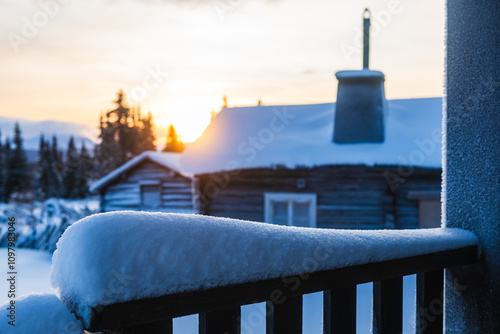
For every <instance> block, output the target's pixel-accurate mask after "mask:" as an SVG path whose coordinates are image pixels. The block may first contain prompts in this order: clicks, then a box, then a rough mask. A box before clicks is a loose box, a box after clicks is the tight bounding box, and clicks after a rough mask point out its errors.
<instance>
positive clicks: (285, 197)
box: [264, 193, 317, 227]
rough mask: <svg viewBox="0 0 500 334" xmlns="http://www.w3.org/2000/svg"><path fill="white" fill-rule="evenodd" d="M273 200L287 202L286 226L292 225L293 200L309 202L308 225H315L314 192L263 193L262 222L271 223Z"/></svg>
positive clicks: (315, 198)
mask: <svg viewBox="0 0 500 334" xmlns="http://www.w3.org/2000/svg"><path fill="white" fill-rule="evenodd" d="M273 202H287V208H288V214H287V216H288V221H287V225H288V226H294V225H293V205H291V203H293V202H299V203H304V202H307V203H310V206H309V227H317V224H316V207H317V196H316V194H302V193H301V194H298V193H264V222H266V223H270V224H272V223H273V206H272V204H273Z"/></svg>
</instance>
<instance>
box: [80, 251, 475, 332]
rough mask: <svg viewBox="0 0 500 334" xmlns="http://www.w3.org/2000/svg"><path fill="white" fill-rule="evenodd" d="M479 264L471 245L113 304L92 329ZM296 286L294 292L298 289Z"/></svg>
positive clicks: (101, 311)
mask: <svg viewBox="0 0 500 334" xmlns="http://www.w3.org/2000/svg"><path fill="white" fill-rule="evenodd" d="M477 261H478V246H469V247H464V248H459V249H454V250H448V251H442V252H437V253H429V254H424V255H420V256H412V257H407V258H402V259H396V260H388V261H382V262H376V263H368V264H363V265H358V266H352V267H346V268H339V269H333V270H326V271H317V272H314V273H310V274H307V275H302V276H297V277H293V278H287V279H285V278H282V277H279V278H274V279H268V280H263V281H258V282H248V283H242V284H238V285H233V286H222V287H217V288H211V289H207V290H201V291H192V292H185V293H178V294H171V295H165V296H161V297H156V298H148V299H141V300H135V301H129V302H125V303H117V304H113V305H107V306H98V305H96V306H95V307H94V314H93V318H92V321H91V323H90V326H89V327H88V328H87V330H89V331H91V332H92V331H94V332H98V331H102V330H106V329H112V328H121V327H130V326H134V325H138V324H142V323H145V322H155V321H161V320H164V319H166V318H175V317H180V316H185V315H189V314H196V313H201V312H209V311H212V310H220V309H226V308H232V307H238V306H240V305H245V304H252V303H258V302H263V301H268V300H272V299H273V297H272V296H276V294H277V293H279V294H280V295H283V296H287V297H288V296H299V295H302V294H306V293H312V292H317V291H323V290H329V289H339V288H342V287H347V286H352V285H356V284H361V283H366V282H373V281H378V280H384V279H390V278H393V277H402V276H405V275H410V274H415V273H418V272H426V271H433V270H438V269H442V268H448V267H453V266H457V265H465V264H470V263H475V262H477ZM290 280H295V281H296V282H298V283H299V284H293V285H292V286H290ZM291 287H293V288H294V289H293V290H292V289H291ZM97 310H99V311H97ZM72 311H73V312H74V313H75V314H77V313H78V310H77V309H72Z"/></svg>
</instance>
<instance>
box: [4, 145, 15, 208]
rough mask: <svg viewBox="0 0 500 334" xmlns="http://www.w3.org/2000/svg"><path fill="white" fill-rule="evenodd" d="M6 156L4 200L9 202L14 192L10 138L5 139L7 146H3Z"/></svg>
mask: <svg viewBox="0 0 500 334" xmlns="http://www.w3.org/2000/svg"><path fill="white" fill-rule="evenodd" d="M3 152H4V154H3V156H4V166H5V171H4V180H5V182H4V189H3V194H2V202H8V201H9V199H10V197H11V196H12V193H13V192H14V182H13V180H14V179H13V178H12V177H11V174H12V149H11V146H10V139H9V138H7V139H6V140H5V146H4V148H3Z"/></svg>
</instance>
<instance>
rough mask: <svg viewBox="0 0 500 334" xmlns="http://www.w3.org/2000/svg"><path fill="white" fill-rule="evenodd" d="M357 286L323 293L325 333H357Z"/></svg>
mask: <svg viewBox="0 0 500 334" xmlns="http://www.w3.org/2000/svg"><path fill="white" fill-rule="evenodd" d="M356 289H357V287H356V285H353V286H349V287H346V288H340V289H336V290H326V291H323V333H324V334H337V333H345V334H355V333H356Z"/></svg>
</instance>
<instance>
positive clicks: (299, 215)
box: [293, 202, 310, 227]
mask: <svg viewBox="0 0 500 334" xmlns="http://www.w3.org/2000/svg"><path fill="white" fill-rule="evenodd" d="M309 209H310V205H309V203H308V202H303V203H299V202H294V203H293V226H302V227H308V226H309Z"/></svg>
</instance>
